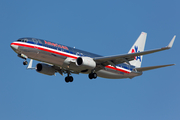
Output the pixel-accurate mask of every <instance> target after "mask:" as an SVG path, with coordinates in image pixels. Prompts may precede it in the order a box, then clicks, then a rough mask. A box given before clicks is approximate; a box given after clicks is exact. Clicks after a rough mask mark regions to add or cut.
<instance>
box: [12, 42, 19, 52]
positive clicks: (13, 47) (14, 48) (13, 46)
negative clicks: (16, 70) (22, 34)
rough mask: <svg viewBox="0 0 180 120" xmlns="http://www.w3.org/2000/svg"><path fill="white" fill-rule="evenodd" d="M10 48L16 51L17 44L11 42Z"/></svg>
mask: <svg viewBox="0 0 180 120" xmlns="http://www.w3.org/2000/svg"><path fill="white" fill-rule="evenodd" d="M11 48H12V49H13V50H14V51H16V50H17V49H18V46H17V45H14V44H13V43H11Z"/></svg>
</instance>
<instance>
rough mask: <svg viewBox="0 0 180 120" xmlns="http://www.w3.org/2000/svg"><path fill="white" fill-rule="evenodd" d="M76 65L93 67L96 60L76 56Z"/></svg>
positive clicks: (87, 67)
mask: <svg viewBox="0 0 180 120" xmlns="http://www.w3.org/2000/svg"><path fill="white" fill-rule="evenodd" d="M76 65H77V66H79V67H80V68H81V69H90V70H92V69H94V68H95V67H96V62H95V61H94V60H93V59H92V58H90V57H78V58H77V60H76Z"/></svg>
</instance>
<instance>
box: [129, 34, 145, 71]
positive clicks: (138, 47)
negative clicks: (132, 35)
mask: <svg viewBox="0 0 180 120" xmlns="http://www.w3.org/2000/svg"><path fill="white" fill-rule="evenodd" d="M146 37H147V33H145V32H142V33H141V34H140V36H139V37H138V39H137V40H136V42H135V43H134V45H133V46H132V47H131V49H130V50H129V52H128V53H137V52H143V51H144V47H145V43H146ZM142 58H143V56H135V57H134V60H132V61H130V62H129V63H130V64H131V65H134V66H135V67H136V68H139V67H141V63H142Z"/></svg>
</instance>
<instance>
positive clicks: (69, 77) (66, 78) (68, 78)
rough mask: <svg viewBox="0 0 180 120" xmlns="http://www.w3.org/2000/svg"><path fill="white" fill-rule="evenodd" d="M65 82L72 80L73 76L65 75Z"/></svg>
mask: <svg viewBox="0 0 180 120" xmlns="http://www.w3.org/2000/svg"><path fill="white" fill-rule="evenodd" d="M65 82H66V83H68V82H73V77H72V76H67V77H65Z"/></svg>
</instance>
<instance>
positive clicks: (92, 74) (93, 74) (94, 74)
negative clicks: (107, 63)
mask: <svg viewBox="0 0 180 120" xmlns="http://www.w3.org/2000/svg"><path fill="white" fill-rule="evenodd" d="M93 78H94V79H96V78H97V74H96V73H90V74H89V79H93Z"/></svg>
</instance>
